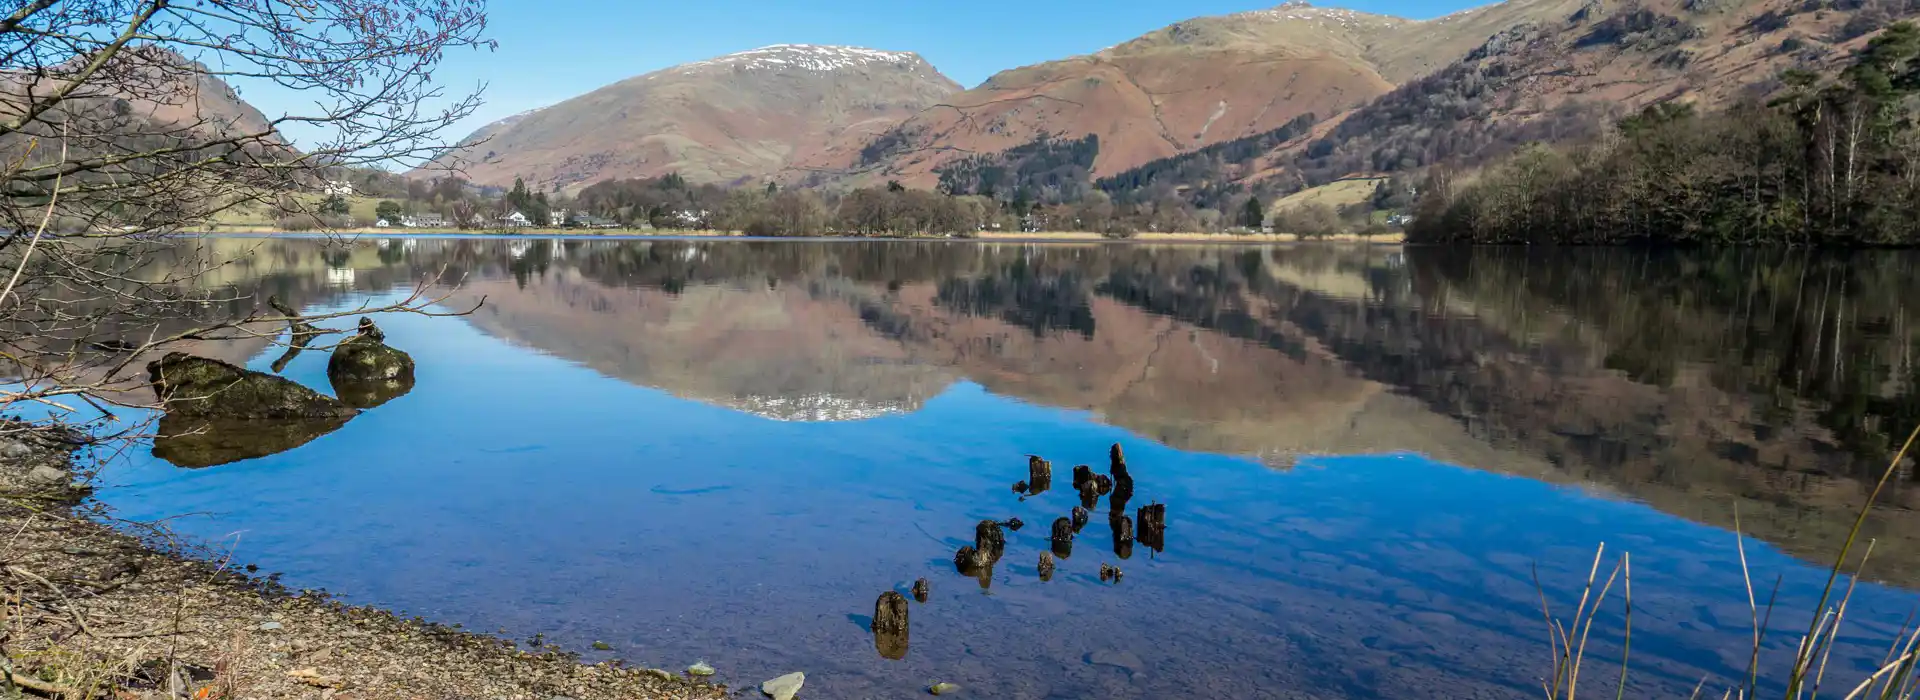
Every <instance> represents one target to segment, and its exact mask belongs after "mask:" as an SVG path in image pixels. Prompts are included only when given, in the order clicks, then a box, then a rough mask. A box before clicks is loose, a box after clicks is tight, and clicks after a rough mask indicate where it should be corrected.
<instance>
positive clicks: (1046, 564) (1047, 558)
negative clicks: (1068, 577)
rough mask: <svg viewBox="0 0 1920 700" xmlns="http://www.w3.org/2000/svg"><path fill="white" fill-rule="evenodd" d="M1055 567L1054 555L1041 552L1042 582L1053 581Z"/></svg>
mask: <svg viewBox="0 0 1920 700" xmlns="http://www.w3.org/2000/svg"><path fill="white" fill-rule="evenodd" d="M1053 566H1054V564H1053V553H1052V552H1041V553H1040V580H1042V581H1052V580H1053Z"/></svg>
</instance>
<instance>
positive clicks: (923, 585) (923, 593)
mask: <svg viewBox="0 0 1920 700" xmlns="http://www.w3.org/2000/svg"><path fill="white" fill-rule="evenodd" d="M931 588H932V586H931V585H929V584H928V583H927V580H926V579H924V578H923V579H920V580H918V581H914V582H913V599H914V600H917V601H920V602H922V603H925V602H927V594H929V593H931V592H932V591H931V590H930V589H931Z"/></svg>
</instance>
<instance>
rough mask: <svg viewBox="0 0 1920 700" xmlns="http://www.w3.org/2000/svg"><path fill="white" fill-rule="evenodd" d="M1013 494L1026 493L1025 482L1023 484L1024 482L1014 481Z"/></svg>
mask: <svg viewBox="0 0 1920 700" xmlns="http://www.w3.org/2000/svg"><path fill="white" fill-rule="evenodd" d="M1013 492H1014V493H1026V492H1027V482H1024V481H1016V482H1013Z"/></svg>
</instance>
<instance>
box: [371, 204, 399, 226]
mask: <svg viewBox="0 0 1920 700" xmlns="http://www.w3.org/2000/svg"><path fill="white" fill-rule="evenodd" d="M401 213H403V212H402V211H401V209H400V203H399V202H396V201H393V200H391V199H383V200H380V203H379V204H377V205H374V207H373V215H374V216H376V217H379V218H382V219H386V220H387V222H388V223H392V222H395V221H399V220H400V215H401Z"/></svg>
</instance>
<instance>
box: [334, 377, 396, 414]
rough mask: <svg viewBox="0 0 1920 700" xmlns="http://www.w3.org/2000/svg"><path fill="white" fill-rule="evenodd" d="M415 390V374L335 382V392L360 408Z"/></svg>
mask: <svg viewBox="0 0 1920 700" xmlns="http://www.w3.org/2000/svg"><path fill="white" fill-rule="evenodd" d="M412 391H413V375H411V374H408V375H406V376H404V377H400V378H398V379H380V380H375V381H365V382H362V381H356V380H351V379H348V380H343V381H335V382H333V393H334V395H335V396H339V397H340V401H341V402H343V403H345V404H347V405H348V406H352V407H354V408H358V409H362V410H364V409H369V408H374V407H376V406H379V405H381V404H384V403H386V402H388V401H392V400H394V399H397V398H400V397H402V396H406V395H407V394H408V393H410V392H412Z"/></svg>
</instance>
